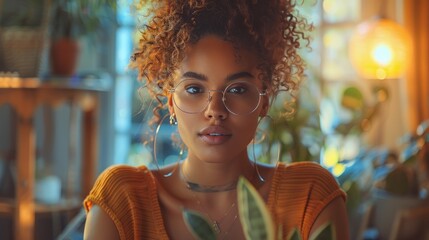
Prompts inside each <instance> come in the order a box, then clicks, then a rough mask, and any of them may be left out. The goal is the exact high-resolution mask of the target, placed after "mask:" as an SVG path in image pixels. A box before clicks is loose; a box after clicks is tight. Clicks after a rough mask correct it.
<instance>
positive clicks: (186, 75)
mask: <svg viewBox="0 0 429 240" xmlns="http://www.w3.org/2000/svg"><path fill="white" fill-rule="evenodd" d="M182 78H193V79H197V80H203V81H206V80H207V76H206V75H204V74H201V73H196V72H185V73H184V74H183V75H182Z"/></svg>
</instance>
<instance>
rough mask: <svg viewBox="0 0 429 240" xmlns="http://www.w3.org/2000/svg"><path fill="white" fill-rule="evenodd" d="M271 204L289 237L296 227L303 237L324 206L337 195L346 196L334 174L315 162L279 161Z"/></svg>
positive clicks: (276, 218)
mask: <svg viewBox="0 0 429 240" xmlns="http://www.w3.org/2000/svg"><path fill="white" fill-rule="evenodd" d="M272 184H273V185H272V191H271V192H270V196H269V199H268V206H269V208H270V210H271V212H272V214H273V215H274V218H275V220H276V222H277V224H278V225H281V227H282V229H283V233H284V236H285V237H286V236H287V235H288V234H289V233H290V231H291V230H292V229H293V228H297V229H298V230H299V231H300V232H301V235H302V237H303V239H304V240H306V239H308V237H309V234H310V230H311V227H312V226H313V224H314V222H315V220H316V218H317V217H318V216H319V214H320V213H321V212H322V210H323V209H324V208H325V207H326V206H327V205H328V204H329V203H330V202H331V201H332V200H334V199H335V198H337V197H341V198H343V199H344V200H345V199H346V195H345V193H344V192H343V191H342V190H341V189H340V187H339V185H338V183H337V181H336V179H335V178H334V177H333V176H332V174H331V173H330V172H329V171H327V170H326V169H324V168H323V167H321V166H320V165H319V164H316V163H312V162H302V163H293V164H290V165H288V166H285V165H284V164H279V166H278V169H277V172H276V175H275V176H274V179H273V183H272Z"/></svg>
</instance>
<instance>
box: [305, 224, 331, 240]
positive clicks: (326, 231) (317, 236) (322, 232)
mask: <svg viewBox="0 0 429 240" xmlns="http://www.w3.org/2000/svg"><path fill="white" fill-rule="evenodd" d="M310 239H311V240H335V239H337V238H336V237H335V229H334V226H333V225H332V224H331V223H327V224H324V225H322V226H320V227H319V228H318V229H316V231H314V234H313V236H311V238H310Z"/></svg>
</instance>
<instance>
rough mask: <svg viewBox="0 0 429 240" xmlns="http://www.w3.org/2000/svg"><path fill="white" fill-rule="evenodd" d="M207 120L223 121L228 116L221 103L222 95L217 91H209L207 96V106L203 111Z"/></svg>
mask: <svg viewBox="0 0 429 240" xmlns="http://www.w3.org/2000/svg"><path fill="white" fill-rule="evenodd" d="M205 115H206V117H207V118H215V119H221V120H223V119H225V118H226V117H227V116H228V109H226V107H225V104H224V102H223V94H222V92H218V91H211V92H210V96H209V104H208V105H207V109H206V111H205Z"/></svg>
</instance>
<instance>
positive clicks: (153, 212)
mask: <svg viewBox="0 0 429 240" xmlns="http://www.w3.org/2000/svg"><path fill="white" fill-rule="evenodd" d="M93 205H98V206H99V207H100V208H102V209H103V210H104V211H105V212H106V213H107V214H108V215H109V216H110V218H111V219H112V220H113V222H114V223H115V225H116V228H117V230H118V232H119V236H120V238H121V239H168V237H167V236H166V234H165V232H163V231H162V229H163V228H160V226H163V221H162V216H161V214H160V208H159V205H158V199H157V193H156V184H155V180H154V178H153V176H152V175H151V174H150V172H149V170H148V169H147V168H146V167H144V166H143V167H139V168H135V167H130V166H113V167H110V168H108V169H106V170H105V171H104V172H103V173H102V174H101V175H100V176H99V177H98V178H97V181H96V182H95V184H94V187H93V189H92V190H91V192H90V193H89V195H88V196H87V197H86V199H85V200H84V207H85V209H86V211H89V210H90V208H91V207H92V206H93Z"/></svg>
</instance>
